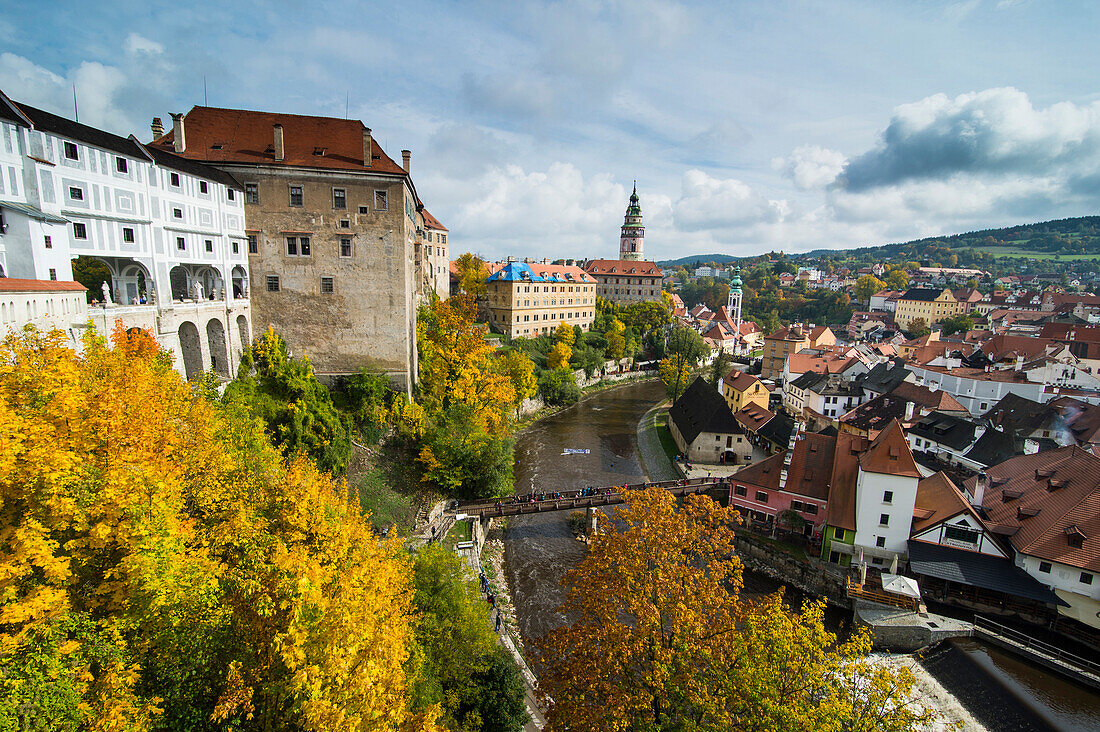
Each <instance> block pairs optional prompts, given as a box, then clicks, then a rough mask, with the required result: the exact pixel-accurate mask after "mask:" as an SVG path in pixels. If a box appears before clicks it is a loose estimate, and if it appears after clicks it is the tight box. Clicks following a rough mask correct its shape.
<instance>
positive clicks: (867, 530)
mask: <svg viewBox="0 0 1100 732" xmlns="http://www.w3.org/2000/svg"><path fill="white" fill-rule="evenodd" d="M918 482H919V479H918V478H910V477H908V476H901V475H886V474H883V473H870V472H867V471H865V470H863V468H860V470H859V477H858V478H857V479H856V537H855V542H854V546H855V549H856V550H857V551H858V550H859V549H863V550H864V551H865V552H866V554H867V555H868V556H871V557H876V558H888V557H892V556H893V555H895V554H896V555H898V556H899V557H906V556H908V555H909V550H908V548H907V542H908V541H909V532H910V530H911V529H912V527H913V506H915V505H916V501H917V483H918ZM883 517H885V519H886V521H885V522H883V520H882V519H883Z"/></svg>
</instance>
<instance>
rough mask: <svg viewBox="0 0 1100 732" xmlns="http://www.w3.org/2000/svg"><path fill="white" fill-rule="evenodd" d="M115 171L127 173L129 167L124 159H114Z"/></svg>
mask: <svg viewBox="0 0 1100 732" xmlns="http://www.w3.org/2000/svg"><path fill="white" fill-rule="evenodd" d="M115 170H117V171H118V172H120V173H127V172H129V170H130V166H129V164H127V162H126V158H115Z"/></svg>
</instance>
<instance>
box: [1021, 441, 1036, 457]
mask: <svg viewBox="0 0 1100 732" xmlns="http://www.w3.org/2000/svg"><path fill="white" fill-rule="evenodd" d="M1037 452H1039V442H1038V441H1037V440H1032V439H1031V438H1028V439H1026V440H1024V454H1025V455H1034V454H1035V453H1037Z"/></svg>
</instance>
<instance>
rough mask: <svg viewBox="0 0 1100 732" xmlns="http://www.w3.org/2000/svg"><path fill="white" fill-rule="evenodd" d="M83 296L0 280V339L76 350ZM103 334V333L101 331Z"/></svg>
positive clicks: (75, 289) (71, 286) (76, 286)
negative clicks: (55, 342)
mask: <svg viewBox="0 0 1100 732" xmlns="http://www.w3.org/2000/svg"><path fill="white" fill-rule="evenodd" d="M84 292H85V288H84V285H82V284H80V283H79V282H72V281H68V282H66V281H54V280H25V279H15V278H11V277H0V337H3V336H5V335H7V333H8V331H9V329H10V330H12V331H16V332H19V331H21V330H22V329H23V326H25V325H33V326H35V327H36V328H38V329H39V330H51V329H54V328H56V329H57V330H60V331H62V332H63V333H65V334H66V335H67V336H68V342H69V346H70V347H72V348H77V347H78V346H79V345H80V334H81V333H82V332H83V326H84V324H85V323H86V322H87V320H88V300H87V298H86V297H85V296H84ZM100 310H101V311H102V308H101V309H100ZM112 325H113V323H112ZM100 332H101V333H102V332H104V331H103V329H102V328H101V329H100ZM764 406H767V400H766V399H765V404H764Z"/></svg>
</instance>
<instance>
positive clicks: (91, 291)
mask: <svg viewBox="0 0 1100 732" xmlns="http://www.w3.org/2000/svg"><path fill="white" fill-rule="evenodd" d="M72 267H73V279H74V280H76V281H77V282H79V283H80V284H82V285H84V286H85V287H86V288H88V291H87V292H86V293H84V294H85V296H86V297H87V299H88V302H97V301H99V300H101V299H102V298H103V283H104V282H107V283H110V282H111V270H109V269H107V265H106V264H104V263H103V262H102V261H101V260H98V259H96V258H94V257H85V256H79V257H77V258H76V259H74V260H73V264H72ZM111 294H112V295H116V294H117V293H114V292H112V293H111ZM112 299H113V300H114V301H115V302H118V299H117V298H116V297H112Z"/></svg>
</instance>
